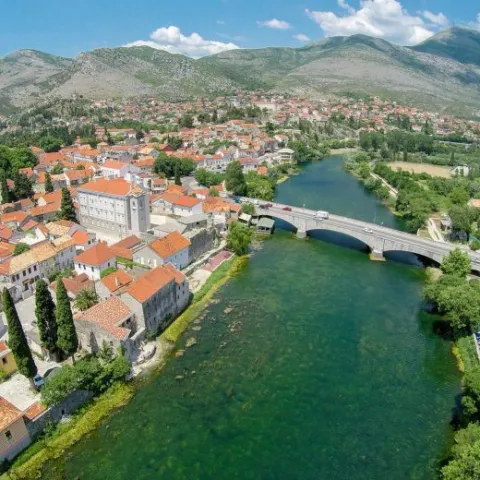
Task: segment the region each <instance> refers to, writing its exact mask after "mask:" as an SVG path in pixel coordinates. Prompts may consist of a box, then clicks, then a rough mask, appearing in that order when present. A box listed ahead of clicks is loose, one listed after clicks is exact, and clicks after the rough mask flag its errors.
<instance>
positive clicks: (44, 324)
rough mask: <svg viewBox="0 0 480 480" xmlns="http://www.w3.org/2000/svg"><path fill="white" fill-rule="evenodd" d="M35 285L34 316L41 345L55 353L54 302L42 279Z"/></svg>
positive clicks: (55, 323)
mask: <svg viewBox="0 0 480 480" xmlns="http://www.w3.org/2000/svg"><path fill="white" fill-rule="evenodd" d="M60 282H61V280H60ZM35 287H36V288H35V317H36V318H37V326H38V331H39V333H40V340H41V342H42V346H43V347H44V348H45V349H46V350H47V351H48V352H49V353H50V354H51V355H55V354H56V353H57V352H58V347H57V339H58V337H57V320H56V318H55V303H54V302H53V299H52V295H51V294H50V291H49V290H48V286H47V283H46V282H45V281H44V280H38V281H37V283H36V286H35Z"/></svg>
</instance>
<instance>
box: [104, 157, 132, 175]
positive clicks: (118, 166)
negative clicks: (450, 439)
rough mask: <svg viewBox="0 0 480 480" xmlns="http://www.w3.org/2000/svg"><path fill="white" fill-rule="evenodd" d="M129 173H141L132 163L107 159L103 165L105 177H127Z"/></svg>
mask: <svg viewBox="0 0 480 480" xmlns="http://www.w3.org/2000/svg"><path fill="white" fill-rule="evenodd" d="M129 173H140V169H139V168H138V167H136V166H135V165H132V164H131V163H124V162H119V161H117V160H107V161H105V163H104V164H103V166H102V175H103V176H104V177H105V178H125V177H126V176H127V175H128V174H129Z"/></svg>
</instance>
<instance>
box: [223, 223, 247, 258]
mask: <svg viewBox="0 0 480 480" xmlns="http://www.w3.org/2000/svg"><path fill="white" fill-rule="evenodd" d="M252 234H253V233H252V230H251V229H250V228H248V227H247V226H246V225H243V224H241V223H239V222H232V223H231V224H230V227H229V229H228V234H227V248H228V249H229V250H232V251H233V252H235V253H236V254H237V255H246V254H247V253H248V250H249V247H250V242H251V240H252Z"/></svg>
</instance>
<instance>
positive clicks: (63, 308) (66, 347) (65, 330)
mask: <svg viewBox="0 0 480 480" xmlns="http://www.w3.org/2000/svg"><path fill="white" fill-rule="evenodd" d="M55 316H56V318H57V325H58V340H57V346H58V348H59V349H60V350H61V351H62V352H63V353H64V355H66V356H71V357H72V360H73V361H75V357H74V354H75V352H76V351H77V349H78V338H77V331H76V330H75V324H74V323H73V315H72V308H71V306H70V299H69V298H68V295H67V291H66V289H65V286H64V285H63V282H57V306H56V309H55Z"/></svg>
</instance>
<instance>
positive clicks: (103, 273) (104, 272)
mask: <svg viewBox="0 0 480 480" xmlns="http://www.w3.org/2000/svg"><path fill="white" fill-rule="evenodd" d="M116 271H117V269H116V268H115V267H108V268H106V269H105V270H102V271H101V272H100V278H105V277H106V276H108V275H110V274H111V273H113V272H116Z"/></svg>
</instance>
